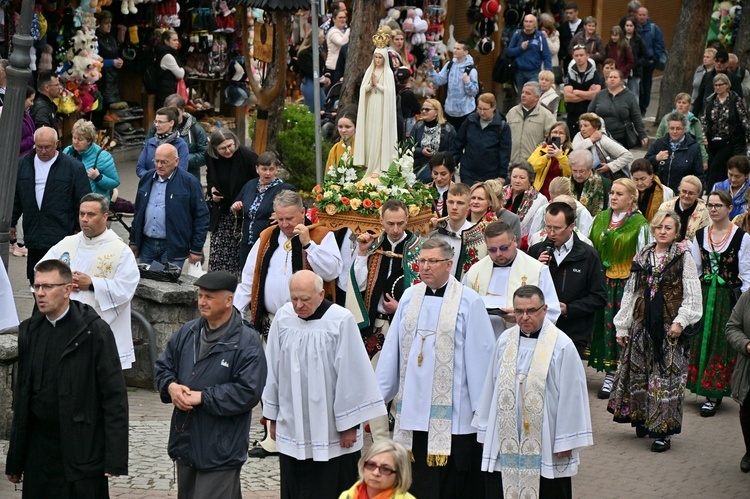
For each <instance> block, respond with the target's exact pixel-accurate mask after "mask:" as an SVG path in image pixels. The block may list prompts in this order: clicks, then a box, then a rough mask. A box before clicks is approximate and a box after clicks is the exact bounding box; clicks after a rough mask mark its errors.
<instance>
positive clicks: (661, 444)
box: [651, 438, 672, 452]
mask: <svg viewBox="0 0 750 499" xmlns="http://www.w3.org/2000/svg"><path fill="white" fill-rule="evenodd" d="M671 448H672V440H671V439H661V438H660V439H658V440H654V443H653V444H651V452H666V451H668V450H669V449H671Z"/></svg>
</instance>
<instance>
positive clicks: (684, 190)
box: [659, 175, 711, 241]
mask: <svg viewBox="0 0 750 499" xmlns="http://www.w3.org/2000/svg"><path fill="white" fill-rule="evenodd" d="M701 191H703V184H702V183H701V179H699V178H698V177H696V176H695V175H688V176H686V177H684V178H683V179H682V182H680V188H679V190H678V191H677V192H678V196H677V197H674V198H672V199H670V200H669V201H666V202H664V203H662V205H661V206H660V207H659V210H667V211H674V212H675V213H677V216H679V217H680V236H679V237H678V238H677V240H678V241H682V240H684V239H687V240H689V241H692V240H693V239H694V238H695V233H696V232H698V231H699V230H700V229H702V228H703V227H705V226H707V225H708V223H709V222H710V221H711V220H710V218H709V216H708V208H706V202H705V201H703V200H702V199H701V198H700V195H701Z"/></svg>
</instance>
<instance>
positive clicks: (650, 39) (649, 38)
mask: <svg viewBox="0 0 750 499" xmlns="http://www.w3.org/2000/svg"><path fill="white" fill-rule="evenodd" d="M638 34H640V35H641V38H643V42H644V43H645V44H646V48H647V49H648V58H649V59H650V60H652V61H658V60H659V57H661V55H662V54H663V53H664V50H665V47H664V33H662V32H661V28H659V26H657V25H656V24H654V23H653V22H651V19H648V20H647V21H646V24H644V25H643V26H638Z"/></svg>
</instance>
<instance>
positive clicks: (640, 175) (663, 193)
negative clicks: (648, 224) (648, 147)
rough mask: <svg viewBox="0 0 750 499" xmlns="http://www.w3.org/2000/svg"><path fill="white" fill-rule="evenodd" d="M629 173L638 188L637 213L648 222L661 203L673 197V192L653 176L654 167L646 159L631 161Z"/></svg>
mask: <svg viewBox="0 0 750 499" xmlns="http://www.w3.org/2000/svg"><path fill="white" fill-rule="evenodd" d="M630 173H631V174H632V175H633V182H635V186H636V187H637V188H638V211H640V212H641V214H642V215H643V216H644V217H646V220H649V221H650V220H651V219H652V218H653V217H654V215H656V212H657V211H659V210H660V206H661V205H662V203H664V202H666V201H669V200H670V199H672V198H673V197H674V191H673V190H672V189H670V188H669V187H668V186H666V185H664V184H662V183H661V180H660V179H659V176H658V175H654V167H653V166H651V162H650V161H649V160H647V159H644V158H640V159H636V160H635V161H633V164H631V165H630Z"/></svg>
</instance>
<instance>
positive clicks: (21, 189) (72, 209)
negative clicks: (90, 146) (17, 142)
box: [10, 151, 91, 249]
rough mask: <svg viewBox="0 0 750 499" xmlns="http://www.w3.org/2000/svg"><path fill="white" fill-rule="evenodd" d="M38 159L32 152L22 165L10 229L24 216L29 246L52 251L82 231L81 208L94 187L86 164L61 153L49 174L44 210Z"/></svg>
mask: <svg viewBox="0 0 750 499" xmlns="http://www.w3.org/2000/svg"><path fill="white" fill-rule="evenodd" d="M34 158H36V153H35V152H33V151H32V152H30V153H29V154H27V155H26V156H24V157H22V158H21V159H20V160H19V161H18V178H17V179H16V197H15V199H14V200H13V217H12V219H11V223H10V226H11V227H15V226H16V223H18V219H19V218H20V217H21V215H22V214H23V216H24V217H23V232H24V242H25V243H26V246H28V247H29V248H32V249H49V248H51V247H52V246H54V245H56V244H57V243H59V242H60V241H61V240H62V238H64V237H67V236H70V235H73V233H74V232H75V231H76V230H78V207H79V205H80V201H81V198H82V197H83V196H84V195H85V194H88V193H90V192H91V184H90V183H89V177H88V175H86V168H85V167H84V166H83V163H81V162H80V161H78V160H77V159H75V158H73V157H72V156H68V155H67V154H63V153H58V154H57V159H56V160H55V162H54V163H53V164H52V166H51V167H50V170H49V176H48V177H47V183H46V187H45V189H44V197H43V198H42V208H41V210H40V209H39V206H38V205H37V204H36V180H35V169H34Z"/></svg>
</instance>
